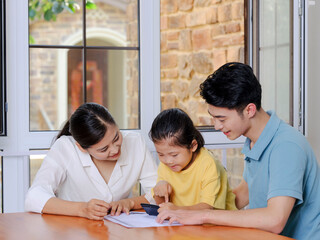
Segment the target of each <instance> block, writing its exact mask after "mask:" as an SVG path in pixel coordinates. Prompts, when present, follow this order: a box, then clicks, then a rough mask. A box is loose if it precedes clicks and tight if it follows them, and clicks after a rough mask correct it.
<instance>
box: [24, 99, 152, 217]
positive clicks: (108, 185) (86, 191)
mask: <svg viewBox="0 0 320 240" xmlns="http://www.w3.org/2000/svg"><path fill="white" fill-rule="evenodd" d="M156 178H157V174H156V164H155V162H154V160H153V158H152V156H151V153H150V152H149V151H148V149H147V147H146V144H145V141H144V140H143V138H142V137H141V136H140V134H138V133H127V134H124V133H121V131H120V130H119V128H118V126H117V124H116V123H115V121H114V119H113V118H112V116H111V115H110V113H109V111H108V110H107V109H106V108H105V107H103V106H101V105H98V104H95V103H85V104H83V105H81V106H80V107H79V108H78V109H77V110H76V111H75V112H74V113H73V114H72V116H71V118H70V120H69V121H68V122H67V123H66V124H65V126H64V127H63V129H62V130H61V132H60V133H59V134H58V136H57V139H56V141H55V143H54V144H53V146H52V148H51V149H50V151H49V152H48V155H47V156H46V158H45V159H44V161H43V163H42V165H41V167H40V169H39V171H38V173H37V175H36V177H35V180H34V182H33V184H32V186H31V188H30V189H29V191H28V193H27V195H26V199H25V210H26V211H32V212H39V213H51V214H62V215H70V216H80V217H86V218H89V219H94V220H101V219H103V217H104V216H105V215H106V214H108V213H110V214H111V215H115V214H116V215H119V214H120V213H121V212H126V213H127V214H128V213H129V210H130V209H138V208H141V207H140V203H149V202H150V201H151V200H153V198H152V196H151V194H150V190H151V188H152V187H154V185H155V183H156ZM137 181H139V182H140V183H141V185H142V188H143V190H144V192H145V193H146V194H145V195H144V196H139V197H133V198H128V197H129V195H130V193H131V190H132V188H133V186H134V185H135V184H136V182H137Z"/></svg>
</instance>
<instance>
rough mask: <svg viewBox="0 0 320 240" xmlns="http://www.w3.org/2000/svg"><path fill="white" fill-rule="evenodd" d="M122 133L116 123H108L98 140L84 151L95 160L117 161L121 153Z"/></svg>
mask: <svg viewBox="0 0 320 240" xmlns="http://www.w3.org/2000/svg"><path fill="white" fill-rule="evenodd" d="M121 144H122V134H121V132H120V130H119V128H118V126H117V125H108V130H107V132H106V134H105V135H104V137H103V138H102V139H101V141H100V142H98V143H96V144H94V145H92V146H91V147H89V148H87V149H86V151H87V152H88V153H89V154H90V155H91V156H92V157H93V158H94V159H96V160H107V161H117V160H118V159H119V157H120V155H121Z"/></svg>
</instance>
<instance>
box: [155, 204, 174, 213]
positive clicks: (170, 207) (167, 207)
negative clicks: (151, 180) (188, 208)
mask: <svg viewBox="0 0 320 240" xmlns="http://www.w3.org/2000/svg"><path fill="white" fill-rule="evenodd" d="M159 207H160V208H159V209H158V212H159V213H160V212H162V211H164V210H177V209H179V207H177V206H176V205H174V204H173V203H171V202H168V203H161V204H160V205H159Z"/></svg>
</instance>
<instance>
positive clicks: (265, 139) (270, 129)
mask: <svg viewBox="0 0 320 240" xmlns="http://www.w3.org/2000/svg"><path fill="white" fill-rule="evenodd" d="M267 114H269V115H270V119H269V121H268V122H267V124H266V126H265V128H264V129H263V131H262V133H261V135H260V136H259V138H258V141H257V142H256V143H255V144H254V146H253V148H252V149H250V143H251V140H250V139H249V138H247V139H246V141H245V143H244V146H243V149H242V153H243V154H244V155H245V156H246V158H245V159H246V160H249V159H251V160H256V161H259V160H260V157H261V155H262V153H263V151H264V150H265V149H266V147H267V146H268V145H269V143H270V142H271V140H272V138H273V137H274V135H275V134H276V132H277V130H278V128H279V125H280V122H281V120H280V119H279V118H278V117H277V115H276V113H275V112H274V111H267Z"/></svg>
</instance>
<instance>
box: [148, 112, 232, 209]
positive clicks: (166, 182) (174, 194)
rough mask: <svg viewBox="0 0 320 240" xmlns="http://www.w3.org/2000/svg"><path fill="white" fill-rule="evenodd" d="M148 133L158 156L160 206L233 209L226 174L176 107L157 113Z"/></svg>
mask: <svg viewBox="0 0 320 240" xmlns="http://www.w3.org/2000/svg"><path fill="white" fill-rule="evenodd" d="M149 136H150V138H151V140H152V141H153V143H154V145H155V148H156V151H157V153H158V156H159V160H160V165H159V167H158V180H157V185H156V186H155V187H154V188H153V196H154V198H155V201H156V202H157V203H158V204H160V205H159V206H160V209H159V210H158V211H159V212H161V211H163V210H164V209H172V210H175V209H212V208H215V209H232V210H236V209H237V208H236V206H235V195H234V194H233V193H232V191H231V189H230V187H229V184H228V180H227V173H226V171H225V169H224V168H223V166H222V165H221V163H220V162H219V161H216V160H215V159H214V158H213V156H212V155H211V154H210V152H209V151H208V150H207V149H206V148H204V147H203V146H204V139H203V137H202V135H201V133H200V132H199V131H198V130H197V129H196V128H195V127H194V125H193V122H192V120H191V119H190V118H189V116H188V115H187V114H186V113H185V112H184V111H182V110H181V109H178V108H173V109H168V110H165V111H163V112H161V113H160V114H159V115H158V116H157V117H156V118H155V120H154V122H153V124H152V127H151V130H150V132H149Z"/></svg>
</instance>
